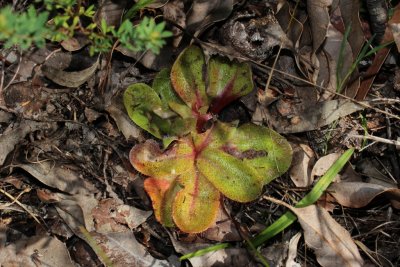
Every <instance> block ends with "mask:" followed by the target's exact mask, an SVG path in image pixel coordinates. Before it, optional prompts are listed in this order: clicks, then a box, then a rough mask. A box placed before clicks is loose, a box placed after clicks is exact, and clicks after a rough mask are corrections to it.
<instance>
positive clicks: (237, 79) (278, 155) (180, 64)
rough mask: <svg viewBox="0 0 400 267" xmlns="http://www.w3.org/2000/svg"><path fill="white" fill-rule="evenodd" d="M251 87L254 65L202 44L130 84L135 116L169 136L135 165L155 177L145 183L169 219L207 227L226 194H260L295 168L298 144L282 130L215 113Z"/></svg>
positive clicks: (189, 228)
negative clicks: (210, 52) (147, 79)
mask: <svg viewBox="0 0 400 267" xmlns="http://www.w3.org/2000/svg"><path fill="white" fill-rule="evenodd" d="M252 89H253V82H252V74H251V69H250V67H249V65H247V64H244V63H238V62H235V61H229V60H228V59H226V58H221V57H212V58H211V59H210V60H209V62H208V64H206V62H205V58H204V55H203V52H202V50H201V49H200V48H198V47H196V46H191V47H189V48H187V49H186V50H184V51H183V52H182V53H181V54H180V55H179V57H178V58H177V60H176V61H175V63H174V64H173V66H172V69H171V71H168V70H163V71H161V72H160V73H159V74H158V75H157V77H156V78H155V80H154V82H153V87H150V86H148V85H146V84H143V83H137V84H133V85H131V86H130V87H128V88H127V90H126V91H125V93H124V104H125V107H126V109H127V112H128V114H129V116H130V117H131V119H132V120H133V121H134V122H135V123H136V124H137V125H138V126H140V127H142V128H143V129H144V130H146V131H147V132H149V133H150V134H152V135H154V136H155V137H157V138H160V139H163V138H164V137H165V136H168V138H167V140H168V141H167V142H165V141H164V144H165V145H166V149H164V150H162V149H160V147H159V145H158V144H157V143H156V142H155V141H154V140H148V141H146V142H145V143H143V144H138V145H136V146H134V147H133V148H132V150H131V152H130V161H131V163H132V165H133V166H134V167H135V169H136V170H138V171H139V172H141V173H142V174H144V175H146V176H148V178H147V179H146V180H145V182H144V187H145V190H146V192H147V193H148V194H149V196H150V198H151V200H152V203H153V208H154V210H155V215H156V218H157V220H158V221H159V222H161V223H162V224H163V225H165V226H168V227H172V226H177V227H178V228H180V229H181V230H182V231H184V232H188V233H198V232H202V231H204V230H206V229H207V228H209V227H210V226H211V225H212V224H213V223H214V222H215V218H216V215H217V213H218V210H219V208H220V198H221V196H225V197H227V198H229V199H232V200H234V201H238V202H249V201H253V200H255V199H257V198H258V197H259V196H260V194H261V193H262V188H263V186H264V185H265V184H267V183H269V182H270V181H272V180H273V179H275V178H276V177H278V176H280V175H281V174H283V173H284V172H286V170H287V169H288V168H289V166H290V163H291V157H292V150H291V147H290V145H289V143H288V142H287V141H286V140H285V139H284V138H283V137H282V136H280V135H279V134H278V133H276V132H274V131H273V130H271V129H268V128H266V127H262V126H257V125H254V124H251V123H248V124H244V125H241V126H240V127H236V126H235V125H232V124H228V123H222V122H218V121H216V120H215V119H214V118H215V115H216V114H217V113H218V112H219V111H220V110H221V109H223V108H224V107H225V106H226V105H228V104H229V103H231V102H232V101H234V100H235V99H238V98H239V97H241V96H243V95H246V94H248V93H249V92H250V91H251V90H252ZM171 135H173V136H174V137H173V138H170V136H171ZM171 140H174V141H172V142H171Z"/></svg>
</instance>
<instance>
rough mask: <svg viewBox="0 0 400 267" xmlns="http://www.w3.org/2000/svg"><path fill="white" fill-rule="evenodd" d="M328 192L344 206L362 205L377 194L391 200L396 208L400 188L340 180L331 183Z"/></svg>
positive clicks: (398, 204)
mask: <svg viewBox="0 0 400 267" xmlns="http://www.w3.org/2000/svg"><path fill="white" fill-rule="evenodd" d="M328 192H329V194H330V195H332V196H333V197H334V198H335V199H336V201H337V202H338V203H339V204H340V205H342V206H345V207H350V208H361V207H364V206H366V205H368V203H370V202H371V201H372V200H373V199H374V198H376V197H377V196H379V195H383V196H385V197H386V198H388V199H390V200H392V204H393V205H394V206H395V207H396V208H399V207H400V189H398V188H389V187H385V186H382V185H378V184H371V183H362V182H340V183H333V184H331V185H330V186H329V188H328Z"/></svg>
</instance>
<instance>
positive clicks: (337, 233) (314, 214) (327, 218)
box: [291, 205, 363, 267]
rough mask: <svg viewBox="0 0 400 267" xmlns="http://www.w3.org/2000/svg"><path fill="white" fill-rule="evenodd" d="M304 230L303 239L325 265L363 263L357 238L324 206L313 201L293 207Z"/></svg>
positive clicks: (335, 266) (320, 262)
mask: <svg viewBox="0 0 400 267" xmlns="http://www.w3.org/2000/svg"><path fill="white" fill-rule="evenodd" d="M291 210H292V211H293V213H295V214H296V215H297V218H298V219H299V222H300V224H301V227H302V228H303V230H304V239H305V241H306V243H307V245H308V246H309V247H311V248H312V249H313V250H314V252H315V254H316V256H317V261H318V262H319V264H321V266H323V267H337V266H343V267H357V266H360V267H361V266H363V259H362V258H361V255H360V252H359V251H358V248H357V246H356V244H355V243H354V240H353V239H352V238H351V236H350V234H349V232H348V231H346V229H344V228H343V227H342V226H341V225H340V224H339V223H337V222H336V221H335V220H334V219H333V218H332V217H331V215H330V214H329V213H328V212H327V211H326V210H325V209H323V208H320V207H318V206H316V205H310V206H307V207H305V208H292V209H291Z"/></svg>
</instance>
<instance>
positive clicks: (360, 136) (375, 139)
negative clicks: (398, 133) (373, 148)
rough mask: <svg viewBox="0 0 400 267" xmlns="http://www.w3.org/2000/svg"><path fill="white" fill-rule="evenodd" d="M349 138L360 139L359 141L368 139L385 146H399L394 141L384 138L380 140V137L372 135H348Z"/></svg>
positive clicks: (398, 143)
mask: <svg viewBox="0 0 400 267" xmlns="http://www.w3.org/2000/svg"><path fill="white" fill-rule="evenodd" d="M348 136H349V137H355V138H360V139H364V138H366V139H369V140H373V141H376V142H380V143H385V144H389V145H395V146H400V142H399V141H396V140H389V139H386V138H382V137H377V136H373V135H365V136H364V135H358V134H349V135H348Z"/></svg>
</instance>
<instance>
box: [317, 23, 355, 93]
mask: <svg viewBox="0 0 400 267" xmlns="http://www.w3.org/2000/svg"><path fill="white" fill-rule="evenodd" d="M341 51H342V64H343V65H342V66H341V68H340V70H339V71H338V62H339V59H340V58H339V56H340V53H341ZM317 56H318V60H319V62H320V71H319V74H318V78H317V84H320V85H322V86H324V87H325V88H327V89H329V90H330V91H336V90H337V84H336V83H337V79H338V78H340V77H341V78H344V77H345V76H346V74H347V73H348V72H349V69H350V67H351V65H352V63H353V54H352V50H351V47H350V45H349V43H348V42H347V40H343V34H342V33H341V32H340V31H338V30H337V29H336V28H335V27H333V25H332V24H329V26H328V29H327V33H326V39H325V42H324V44H323V46H322V50H321V52H320V53H318V54H317ZM338 74H339V77H338ZM333 96H335V95H334V94H333V93H332V92H329V91H328V90H325V91H324V92H323V94H322V96H321V97H322V99H324V100H327V99H330V98H332V97H333Z"/></svg>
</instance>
